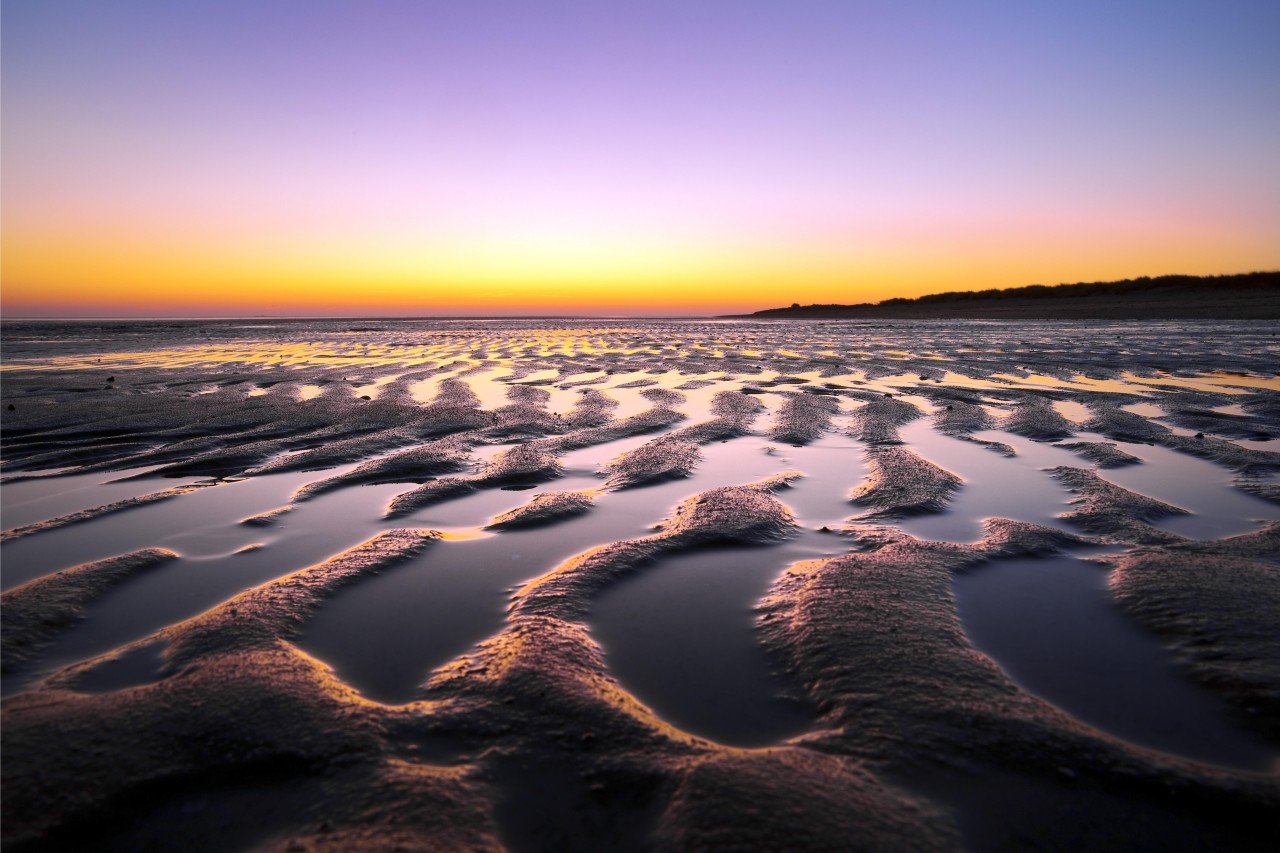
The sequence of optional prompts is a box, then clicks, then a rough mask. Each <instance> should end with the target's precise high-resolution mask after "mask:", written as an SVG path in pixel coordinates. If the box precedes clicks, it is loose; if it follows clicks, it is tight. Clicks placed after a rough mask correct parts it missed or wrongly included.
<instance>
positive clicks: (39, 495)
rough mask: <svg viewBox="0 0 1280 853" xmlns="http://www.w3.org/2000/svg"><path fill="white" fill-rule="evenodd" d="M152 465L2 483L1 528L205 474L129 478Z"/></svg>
mask: <svg viewBox="0 0 1280 853" xmlns="http://www.w3.org/2000/svg"><path fill="white" fill-rule="evenodd" d="M148 470H151V469H149V468H131V469H127V470H123V471H99V472H95V473H92V474H73V475H70V476H66V477H41V478H39V479H35V480H19V481H18V482H15V483H5V484H4V485H3V486H0V496H3V497H2V498H0V528H2V529H4V530H12V529H13V528H15V527H22V526H23V525H26V524H33V523H35V522H38V521H47V520H49V519H52V518H58V517H60V516H64V515H71V514H72V513H75V512H80V511H82V510H86V509H95V508H97V507H100V506H105V505H107V504H109V503H114V502H116V501H120V500H125V499H126V498H137V497H141V496H143V495H149V494H151V493H152V492H160V491H164V490H165V489H172V488H176V487H177V486H185V485H187V484H188V483H195V482H197V481H199V480H201V479H203V478H202V477H182V478H178V479H169V478H159V477H157V478H155V479H148V480H126V479H125V478H127V477H132V476H136V475H138V474H142V473H144V472H146V471H148Z"/></svg>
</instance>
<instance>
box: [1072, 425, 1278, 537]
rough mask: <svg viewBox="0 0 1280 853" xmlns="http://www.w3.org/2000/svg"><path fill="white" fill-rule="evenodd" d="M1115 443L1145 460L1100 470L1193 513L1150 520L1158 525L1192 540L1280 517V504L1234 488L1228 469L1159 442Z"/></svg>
mask: <svg viewBox="0 0 1280 853" xmlns="http://www.w3.org/2000/svg"><path fill="white" fill-rule="evenodd" d="M1090 440H1091V439H1090ZM1115 444H1116V446H1117V447H1118V448H1120V449H1121V450H1123V451H1125V452H1126V453H1131V454H1133V455H1134V456H1137V457H1139V458H1140V459H1142V460H1143V461H1144V462H1145V463H1146V464H1145V465H1130V466H1128V467H1125V468H1108V469H1106V470H1105V471H1100V472H1099V473H1100V474H1101V475H1102V476H1103V477H1105V478H1106V479H1107V480H1110V481H1111V482H1113V483H1115V484H1116V485H1118V486H1123V487H1124V488H1126V489H1129V490H1131V491H1135V492H1141V493H1142V494H1144V495H1147V496H1149V497H1153V498H1156V499H1157V500H1162V501H1164V502H1165V503H1171V504H1173V505H1174V506H1179V507H1182V508H1183V509H1185V510H1189V511H1190V512H1191V513H1192V514H1191V515H1173V516H1166V517H1164V518H1158V519H1156V520H1155V521H1152V522H1150V523H1151V524H1152V525H1153V526H1155V527H1159V528H1160V529H1162V530H1167V531H1169V532H1170V533H1177V534H1179V535H1181V536H1189V537H1191V538H1193V539H1221V538H1223V537H1226V536H1235V535H1237V534H1240V533H1248V532H1250V531H1253V530H1257V529H1258V528H1259V527H1260V526H1261V525H1262V524H1264V523H1266V522H1268V521H1274V520H1276V519H1278V518H1280V506H1277V505H1275V504H1272V503H1269V502H1267V501H1264V500H1262V499H1261V498H1257V497H1254V496H1253V495H1251V494H1248V493H1247V492H1242V491H1241V490H1239V489H1237V488H1235V485H1234V482H1235V475H1234V474H1233V473H1232V472H1231V471H1228V470H1227V469H1226V468H1223V467H1221V466H1219V465H1215V464H1214V463H1212V462H1209V461H1207V460H1204V459H1198V458H1196V457H1195V456H1190V455H1188V454H1186V453H1179V452H1178V451H1176V450H1170V449H1169V448H1167V447H1160V446H1158V445H1150V444H1130V443H1127V442H1122V441H1117V442H1116V443H1115Z"/></svg>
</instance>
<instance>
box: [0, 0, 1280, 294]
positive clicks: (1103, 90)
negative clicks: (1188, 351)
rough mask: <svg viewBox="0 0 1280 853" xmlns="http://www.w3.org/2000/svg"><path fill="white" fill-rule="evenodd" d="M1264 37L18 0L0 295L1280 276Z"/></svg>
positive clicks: (12, 14)
mask: <svg viewBox="0 0 1280 853" xmlns="http://www.w3.org/2000/svg"><path fill="white" fill-rule="evenodd" d="M1278 44H1280V3H1278V2H1274V0H1272V2H1254V3H1243V2H1195V3H1191V2H1115V0H1112V2H1105V3H1095V2H1072V3H1047V2H1045V3H1042V2H1025V0H1024V2H988V3H964V4H960V3H951V2H937V3H911V2H894V3H875V4H871V3H855V2H847V0H846V2H743V0H736V1H735V2H716V0H705V1H704V2H694V1H693V0H686V2H678V3H639V2H637V3H609V2H595V3H533V2H482V1H481V2H472V0H468V1H467V2H450V3H425V2H414V3H356V2H342V3H339V2H269V0H267V2H263V1H262V0H259V2H218V3H173V2H110V3H103V2H58V0H38V2H33V0H5V3H4V6H3V120H4V122H3V136H4V138H3V146H4V150H3V154H4V167H5V168H4V185H3V202H4V205H3V214H4V222H3V225H4V297H5V308H6V310H7V311H9V312H12V313H23V312H27V313H31V312H36V313H40V312H41V310H43V311H56V310H57V306H58V305H63V306H66V307H67V311H69V312H74V311H75V310H81V311H84V310H88V311H103V312H110V311H111V310H112V308H111V306H113V305H117V306H124V305H131V306H133V307H134V308H135V309H136V308H139V307H140V306H145V305H152V306H153V307H155V310H156V311H159V312H161V313H163V312H164V311H165V310H168V307H167V306H168V303H165V304H161V303H162V302H163V294H165V293H166V292H171V291H172V290H173V289H174V288H175V287H179V288H180V287H190V288H194V289H203V290H205V291H209V290H210V289H211V288H215V287H221V288H222V289H223V294H224V296H225V297H226V299H225V300H224V302H223V303H222V304H224V305H225V306H226V307H227V308H229V309H239V308H243V309H244V310H251V309H252V308H253V307H255V306H258V307H261V305H262V302H261V300H260V299H258V301H255V298H257V297H256V296H255V294H259V295H260V294H261V293H262V292H264V291H265V290H270V291H271V292H272V293H273V294H275V297H273V298H276V301H277V303H278V304H279V307H280V310H287V308H288V306H289V305H290V304H294V305H297V306H298V307H300V308H305V307H306V305H307V304H311V303H308V302H307V293H308V291H306V290H305V288H306V287H307V282H316V283H317V284H316V287H318V288H319V289H320V290H321V291H323V293H322V295H323V299H321V298H319V297H316V298H315V299H313V300H312V303H314V306H322V307H323V306H327V307H326V310H329V309H332V310H340V309H342V308H345V307H347V306H348V305H350V306H351V307H353V308H354V307H358V306H359V305H363V304H364V303H363V302H361V301H360V300H361V299H362V298H363V297H360V296H359V295H358V294H359V289H360V288H365V289H366V290H367V293H368V294H369V296H368V299H367V300H366V302H368V301H369V300H372V302H370V304H373V303H376V302H377V300H378V299H382V300H383V303H381V304H385V305H386V306H387V307H388V309H389V310H392V309H395V310H398V308H400V307H403V308H404V309H405V310H411V309H412V308H413V307H415V306H412V305H407V304H403V303H404V301H405V300H406V299H410V300H412V298H413V295H414V294H416V295H418V296H420V297H421V298H420V299H419V300H418V302H419V304H417V306H416V307H417V309H418V310H422V306H423V305H424V304H427V305H429V304H432V302H433V301H434V302H438V303H440V304H446V303H447V304H449V305H456V306H457V307H460V308H461V307H466V305H467V304H469V305H470V306H471V307H472V308H474V309H475V310H481V311H489V310H497V309H498V308H501V307H504V306H508V307H511V308H512V309H517V308H521V307H523V308H524V309H525V310H528V308H529V306H535V307H536V306H538V305H546V306H548V307H555V306H562V305H564V304H569V303H570V302H573V301H577V302H582V301H583V300H589V299H590V298H591V294H593V293H598V292H599V291H600V288H601V287H607V288H611V289H612V290H613V291H616V294H617V297H618V298H617V299H615V300H614V302H610V303H609V304H608V305H605V304H604V302H601V305H600V307H601V308H602V310H603V309H606V308H607V309H612V310H616V309H617V307H618V305H624V304H626V300H627V299H628V298H629V299H631V301H632V303H634V305H635V306H636V310H641V309H650V308H657V307H669V308H672V309H679V308H681V307H685V308H688V309H690V310H695V309H701V308H707V309H714V308H717V307H722V308H724V309H726V310H728V309H736V308H749V307H768V306H770V305H772V304H775V303H777V302H779V301H786V302H790V301H793V300H798V301H802V302H810V301H861V299H863V298H884V297H886V296H892V295H900V294H902V295H914V294H918V293H924V292H929V291H934V290H939V289H954V288H956V287H990V286H1010V285H1016V284H1025V283H1030V282H1033V281H1040V282H1046V283H1056V282H1058V281H1074V280H1080V279H1088V278H1110V277H1123V276H1128V275H1141V274H1160V273H1167V272H1175V271H1183V272H1205V273H1212V272H1237V271H1245V270H1250V269H1259V268H1276V267H1280V155H1278V154H1277V151H1278V150H1280V143H1278V142H1277V140H1280V50H1277V48H1276V45H1278ZM459 288H463V289H466V290H467V291H468V292H469V293H471V294H472V297H470V298H471V302H470V303H467V302H466V299H464V298H461V297H459V295H458V291H459ZM313 290H314V288H313ZM353 294H355V295H353ZM214 295H216V294H213V295H210V299H211V300H212V299H213V296H214ZM314 295H315V293H314V292H313V293H312V296H314ZM464 295H465V294H464ZM783 297H785V298H783ZM157 300H159V301H157ZM290 300H292V302H290ZM344 300H345V301H344ZM396 300H399V301H398V302H397V301H396ZM619 300H621V301H619ZM606 301H607V300H606ZM215 302H216V300H213V301H211V302H210V303H209V304H210V305H211V306H213V305H214V304H215ZM614 303H617V304H614ZM182 304H185V305H188V306H190V305H195V304H196V303H194V302H191V301H190V300H188V302H187V303H182ZM173 305H174V306H177V305H178V303H176V302H175V303H173ZM584 307H585V308H587V309H590V308H591V307H592V306H591V305H584ZM173 310H177V308H176V307H174V308H173Z"/></svg>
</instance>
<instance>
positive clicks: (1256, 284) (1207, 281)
mask: <svg viewBox="0 0 1280 853" xmlns="http://www.w3.org/2000/svg"><path fill="white" fill-rule="evenodd" d="M1228 293H1230V294H1240V295H1243V294H1249V295H1258V296H1261V295H1274V294H1277V293H1280V271H1269V272H1250V273H1241V274H1238V275H1211V276H1195V275H1161V276H1155V277H1152V276H1142V277H1140V278H1126V279H1121V280H1119V281H1093V282H1076V283H1074V284H1056V285H1047V284H1029V285H1025V286H1023V287H1008V288H1003V289H1001V288H994V287H993V288H988V289H986V290H972V291H963V290H950V291H946V292H943V293H931V294H928V295H926V296H919V297H916V298H914V299H912V298H907V297H894V298H892V299H884V300H881V301H880V302H859V303H855V304H840V303H826V304H813V305H801V304H800V303H798V302H793V303H792V304H791V306H790V307H789V308H769V309H766V310H763V311H756V312H755V313H753V314H751V315H749V316H753V317H755V316H770V315H786V314H790V313H804V314H808V313H817V312H824V311H831V312H848V311H868V312H870V313H875V311H876V309H883V308H902V307H912V306H919V307H923V306H937V307H944V306H947V305H950V304H953V303H961V304H972V303H975V302H977V303H989V302H996V301H1004V300H1021V299H1029V300H1051V299H1099V298H1101V299H1107V298H1114V297H1130V298H1139V299H1160V298H1165V297H1174V298H1182V297H1186V296H1190V295H1195V296H1197V297H1203V296H1221V295H1227V294H1228Z"/></svg>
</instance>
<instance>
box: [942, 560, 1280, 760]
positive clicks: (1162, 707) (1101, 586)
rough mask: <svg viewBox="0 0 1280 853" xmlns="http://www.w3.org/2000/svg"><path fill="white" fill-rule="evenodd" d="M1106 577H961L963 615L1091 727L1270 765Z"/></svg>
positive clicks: (1060, 571) (1083, 571)
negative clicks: (1126, 607)
mask: <svg viewBox="0 0 1280 853" xmlns="http://www.w3.org/2000/svg"><path fill="white" fill-rule="evenodd" d="M1107 574H1108V573H1107V570H1106V569H1105V568H1104V567H1102V566H1099V565H1098V564H1096V563H1091V562H1088V561H1085V560H1081V559H1079V558H1077V557H1068V556H1060V557H1043V558H1019V559H1010V560H998V561H995V562H992V563H989V564H987V565H984V566H980V567H978V568H976V569H974V570H972V571H970V572H966V573H964V574H961V575H957V576H956V577H955V580H954V583H953V589H954V592H955V597H956V610H957V612H958V614H959V617H960V621H961V624H962V625H963V627H964V630H965V633H966V634H967V635H968V636H969V639H970V640H971V641H972V642H973V644H974V646H975V647H976V648H978V649H980V650H981V651H983V652H984V653H986V654H988V655H990V656H991V657H992V659H994V660H995V661H996V662H997V663H999V664H1000V666H1001V667H1002V668H1003V669H1004V670H1005V671H1006V672H1008V673H1009V675H1010V676H1011V677H1012V678H1013V679H1014V680H1015V681H1017V682H1018V683H1019V684H1021V685H1022V686H1024V687H1025V688H1026V689H1027V690H1029V691H1031V692H1032V693H1035V694H1036V695H1038V696H1041V697H1043V698H1044V699H1046V700H1048V701H1049V702H1052V703H1053V704H1054V705H1057V706H1058V707H1059V708H1062V709H1063V710H1064V711H1066V712H1067V713H1069V714H1071V715H1072V716H1074V717H1076V718H1078V719H1080V720H1082V721H1084V722H1086V723H1088V724H1089V725H1091V726H1094V727H1096V728H1098V729H1101V730H1103V731H1105V732H1109V733H1110V734H1113V735H1115V736H1117V737H1120V738H1122V739H1124V740H1127V741H1130V742H1132V743H1135V744H1138V745H1140V746H1145V747H1148V748H1151V749H1155V750H1159V751H1162V752H1169V753H1173V754H1175V755H1181V756H1185V757H1187V758H1191V759H1195V760H1197V761H1205V762H1209V763H1213V764H1222V765H1227V766H1232V767H1244V768H1249V769H1262V768H1263V767H1265V766H1266V765H1267V763H1268V762H1269V761H1270V760H1271V759H1272V757H1273V756H1272V754H1271V751H1270V750H1269V748H1268V747H1266V746H1264V745H1262V744H1260V743H1258V742H1257V741H1255V740H1254V739H1253V738H1252V737H1251V736H1250V735H1248V734H1247V733H1245V732H1243V731H1241V730H1239V729H1237V728H1236V727H1235V726H1234V725H1233V724H1232V722H1231V721H1230V718H1229V715H1228V710H1227V708H1226V706H1225V705H1224V704H1223V703H1221V702H1219V701H1218V700H1217V699H1216V698H1215V697H1213V696H1212V695H1211V694H1208V693H1207V692H1205V691H1203V690H1201V689H1200V688H1199V687H1197V686H1196V685H1194V684H1192V683H1191V682H1190V681H1188V680H1187V679H1186V678H1184V677H1183V676H1182V674H1181V673H1180V672H1178V671H1177V670H1176V669H1175V668H1174V666H1173V663H1172V661H1171V660H1170V658H1169V655H1168V653H1167V652H1166V651H1165V649H1164V648H1163V647H1162V646H1161V645H1160V643H1159V642H1158V641H1157V640H1156V639H1155V638H1154V637H1152V636H1151V635H1149V634H1147V633H1146V632H1144V631H1142V630H1141V629H1140V628H1138V627H1137V626H1135V625H1134V624H1132V623H1131V622H1130V621H1129V620H1127V619H1126V618H1125V617H1124V614H1123V613H1122V612H1121V611H1120V609H1119V608H1118V607H1117V606H1116V605H1115V604H1114V602H1113V601H1112V599H1111V595H1110V593H1109V591H1108V589H1107Z"/></svg>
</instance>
